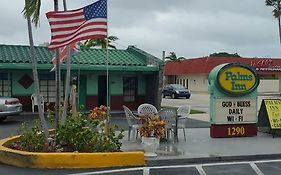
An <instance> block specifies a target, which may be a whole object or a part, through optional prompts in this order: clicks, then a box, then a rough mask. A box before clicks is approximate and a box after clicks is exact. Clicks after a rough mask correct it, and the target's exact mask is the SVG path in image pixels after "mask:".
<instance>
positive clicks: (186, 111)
mask: <svg viewBox="0 0 281 175" xmlns="http://www.w3.org/2000/svg"><path fill="white" fill-rule="evenodd" d="M190 111H191V107H190V106H189V105H183V106H180V107H179V108H178V110H177V115H178V129H182V131H183V136H184V141H186V137H185V126H186V122H187V118H188V116H189V115H190Z"/></svg>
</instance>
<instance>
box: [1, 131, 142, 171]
mask: <svg viewBox="0 0 281 175" xmlns="http://www.w3.org/2000/svg"><path fill="white" fill-rule="evenodd" d="M18 138H19V136H14V137H10V138H5V139H2V140H0V162H1V163H4V164H9V165H14V166H18V167H29V168H103V167H120V166H143V165H145V160H144V153H143V152H102V153H73V152H69V153H65V152H64V153H39V152H27V151H19V150H13V149H10V148H7V147H6V146H5V145H7V144H9V143H11V142H13V141H15V140H17V139H18Z"/></svg>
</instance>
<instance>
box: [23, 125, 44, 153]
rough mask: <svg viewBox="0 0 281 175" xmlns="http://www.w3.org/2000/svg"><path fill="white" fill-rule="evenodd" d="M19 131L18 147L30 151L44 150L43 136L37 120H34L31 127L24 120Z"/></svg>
mask: <svg viewBox="0 0 281 175" xmlns="http://www.w3.org/2000/svg"><path fill="white" fill-rule="evenodd" d="M20 132H21V136H20V145H19V146H18V147H19V149H22V150H26V151H31V152H41V151H43V150H44V146H45V139H44V137H45V136H44V133H43V132H42V130H41V126H40V122H39V120H34V121H33V122H32V126H31V127H29V125H28V123H26V122H24V123H22V125H21V128H20Z"/></svg>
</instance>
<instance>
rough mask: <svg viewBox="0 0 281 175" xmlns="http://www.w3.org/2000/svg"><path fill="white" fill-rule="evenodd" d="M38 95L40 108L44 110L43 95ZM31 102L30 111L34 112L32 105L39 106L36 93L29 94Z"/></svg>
mask: <svg viewBox="0 0 281 175" xmlns="http://www.w3.org/2000/svg"><path fill="white" fill-rule="evenodd" d="M39 96H40V98H41V106H42V110H43V112H44V97H43V95H41V94H39ZM31 102H32V112H34V107H35V106H37V107H38V108H39V104H38V100H37V96H36V93H34V94H32V95H31ZM38 111H39V110H38Z"/></svg>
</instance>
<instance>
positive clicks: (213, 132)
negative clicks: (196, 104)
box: [208, 63, 259, 138]
mask: <svg viewBox="0 0 281 175" xmlns="http://www.w3.org/2000/svg"><path fill="white" fill-rule="evenodd" d="M208 80H209V86H208V92H209V94H210V122H211V127H210V136H211V137H213V138H217V137H246V136H256V135H257V126H256V123H257V86H258V85H259V77H258V75H257V73H256V71H255V70H254V69H253V68H251V67H249V66H248V65H245V64H241V63H228V64H221V65H218V66H217V67H215V68H214V69H213V70H212V71H211V72H210V74H209V78H208Z"/></svg>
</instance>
